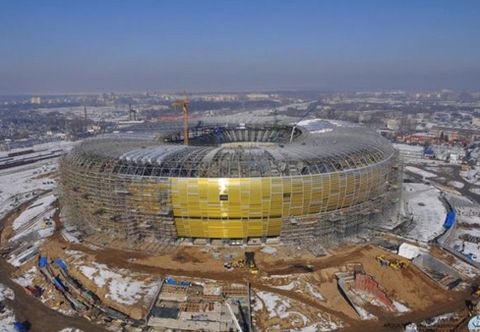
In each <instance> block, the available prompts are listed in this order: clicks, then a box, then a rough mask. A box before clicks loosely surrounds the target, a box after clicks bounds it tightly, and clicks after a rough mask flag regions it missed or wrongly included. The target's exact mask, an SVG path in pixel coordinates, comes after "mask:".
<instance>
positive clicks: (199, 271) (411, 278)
mask: <svg viewBox="0 0 480 332" xmlns="http://www.w3.org/2000/svg"><path fill="white" fill-rule="evenodd" d="M60 248H64V249H65V250H66V249H73V250H79V251H82V252H84V253H86V254H88V255H89V256H90V257H91V259H92V260H94V261H97V262H99V263H103V264H107V265H108V266H110V267H116V268H125V269H130V270H132V271H136V272H143V273H148V274H151V275H154V276H164V275H173V276H185V277H192V278H193V277H195V278H207V279H214V280H220V281H226V282H231V283H246V282H247V281H250V282H251V285H252V288H253V289H254V290H258V291H265V292H270V293H274V294H278V295H281V296H284V297H286V298H288V299H291V300H292V301H296V302H298V303H300V304H303V305H306V306H307V307H309V308H310V309H309V310H314V311H316V310H318V311H320V312H323V313H325V314H328V315H331V316H332V317H335V318H336V319H339V320H340V321H342V322H343V326H344V330H345V331H365V330H367V329H371V330H375V331H380V330H386V331H392V327H391V326H385V323H406V322H412V321H415V322H420V321H422V320H424V319H427V318H429V317H432V316H435V315H439V314H442V313H445V312H453V311H458V310H460V309H463V308H464V307H465V300H466V299H468V298H469V296H470V294H469V290H468V289H465V290H457V291H448V290H445V289H444V288H442V287H441V286H439V285H438V284H436V283H435V282H433V281H432V280H430V279H429V278H428V277H426V276H425V275H424V274H423V273H421V272H420V271H419V270H418V269H416V268H415V267H414V266H412V265H410V266H409V267H407V268H406V269H403V270H393V269H391V268H389V267H381V266H380V264H379V263H378V262H377V261H376V259H375V256H377V255H380V254H384V255H387V257H391V258H395V257H396V256H395V255H394V254H392V253H389V252H386V251H384V250H383V249H381V248H378V247H376V246H373V245H348V246H343V247H340V248H337V249H336V250H334V251H332V253H331V255H329V256H326V257H320V258H317V257H315V256H313V255H311V254H309V253H308V252H307V251H305V250H297V249H292V248H282V247H275V248H276V249H277V252H276V253H275V254H268V253H264V252H262V251H261V249H262V248H260V247H256V248H248V250H252V251H255V253H256V254H255V255H256V256H255V257H256V262H257V264H258V266H259V269H260V274H259V275H257V276H251V275H250V274H249V272H248V269H247V268H238V269H234V270H233V271H227V270H225V268H224V267H223V263H224V262H225V261H226V259H225V255H227V254H229V255H231V256H233V257H234V258H233V260H236V259H238V258H242V257H243V254H244V252H245V249H244V248H240V247H230V248H211V247H204V246H180V247H176V248H175V250H174V251H173V253H172V250H171V249H168V250H167V251H168V252H169V254H166V255H161V254H159V255H155V256H152V255H149V254H146V253H142V252H125V251H121V250H117V249H111V248H108V249H102V248H92V247H91V246H89V245H88V244H87V245H85V244H69V243H66V242H65V241H64V240H63V238H61V237H60V236H59V235H58V234H57V235H55V236H54V237H53V238H52V240H51V241H50V242H49V243H48V244H47V245H46V246H45V252H46V253H47V254H52V255H56V256H63V257H62V258H67V257H66V255H63V254H62V253H61V252H62V250H61V249H60ZM292 250H293V253H292V252H291V251H292ZM287 251H289V252H287ZM214 253H216V254H215V255H216V257H217V259H214ZM434 253H435V254H436V255H438V256H444V255H445V254H444V253H443V252H441V251H440V250H438V251H437V252H435V251H434ZM280 257H281V258H280ZM443 258H445V257H443ZM447 261H448V259H447ZM354 262H355V263H361V264H362V265H363V268H364V270H365V271H366V272H367V273H368V274H371V275H373V276H374V277H375V279H376V280H377V281H378V282H379V284H380V285H381V286H382V287H383V288H384V290H385V292H386V294H387V295H388V296H389V297H390V298H392V299H394V300H396V301H398V302H400V303H402V304H404V305H406V306H407V307H408V308H410V311H409V312H407V313H402V314H398V315H392V314H391V313H388V312H383V314H382V311H381V310H380V311H378V310H376V312H375V314H376V315H377V317H378V320H374V321H361V320H360V319H359V318H358V315H357V314H356V313H355V311H354V310H353V308H352V307H351V306H350V305H349V304H348V303H347V301H346V300H345V299H344V298H343V296H342V295H341V294H340V292H339V291H338V289H337V283H336V278H335V276H334V273H335V272H338V271H341V270H342V269H344V266H345V265H346V264H349V263H354ZM270 276H276V277H277V276H284V278H283V281H282V279H281V278H280V279H278V280H277V281H272V279H270V278H269V277H270ZM295 280H297V281H298V280H300V281H301V280H304V282H308V283H310V284H311V285H314V287H315V290H316V291H318V292H319V293H320V294H321V295H322V297H323V299H318V298H317V297H315V296H313V295H312V294H311V292H309V291H306V290H305V288H304V289H303V290H302V289H297V288H293V289H279V288H275V287H278V286H285V285H286V284H289V283H290V282H292V281H295ZM300 285H301V283H300ZM125 309H127V308H125ZM127 311H128V309H127ZM307 314H308V315H309V314H312V313H308V311H307Z"/></svg>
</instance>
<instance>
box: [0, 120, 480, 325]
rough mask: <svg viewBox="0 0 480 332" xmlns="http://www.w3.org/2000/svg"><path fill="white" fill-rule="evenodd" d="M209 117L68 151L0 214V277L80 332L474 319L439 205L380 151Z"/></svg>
mask: <svg viewBox="0 0 480 332" xmlns="http://www.w3.org/2000/svg"><path fill="white" fill-rule="evenodd" d="M270 119H271V117H270ZM226 120H228V121H222V124H221V125H219V124H216V123H209V122H207V121H205V122H202V123H199V124H197V126H195V127H192V126H190V127H189V128H188V130H187V131H182V130H179V129H178V128H177V129H175V130H173V129H172V128H170V130H167V129H168V128H167V127H161V129H162V130H153V129H152V127H151V126H150V127H149V130H150V131H149V132H146V131H141V130H139V131H131V132H129V133H120V134H118V135H119V136H116V137H110V136H109V137H104V138H98V139H92V140H87V141H84V142H82V143H81V144H79V145H78V146H77V147H76V148H74V149H73V150H72V152H71V153H69V154H67V155H65V156H63V157H62V158H61V159H60V161H59V164H60V168H59V171H58V172H52V173H51V174H48V175H47V174H45V175H42V176H41V179H42V181H43V184H44V186H45V188H44V189H43V190H36V191H35V192H33V191H32V192H29V194H28V196H25V197H24V198H22V199H20V200H19V203H18V204H17V205H16V207H15V208H14V209H11V210H10V211H9V212H8V214H7V215H6V217H5V218H4V219H2V233H1V237H0V241H1V244H2V259H4V260H5V262H3V260H2V261H1V262H0V263H1V264H4V263H5V265H8V264H10V265H13V266H14V267H15V268H14V269H10V270H8V269H4V270H3V271H4V273H7V272H6V271H8V273H10V277H11V278H12V280H13V281H14V282H15V283H17V284H18V285H20V286H21V287H22V289H23V291H24V292H25V294H27V296H29V297H32V298H34V299H35V300H34V301H35V302H39V303H43V304H44V305H45V306H46V307H48V308H51V309H53V310H55V311H56V312H59V313H61V314H62V315H63V316H65V317H69V319H70V320H69V321H70V322H74V325H73V326H81V327H83V330H84V331H90V330H89V328H85V327H84V326H86V325H88V324H91V325H92V327H91V328H92V329H91V331H97V330H98V331H102V330H109V331H129V332H130V331H131V332H133V331H152V332H153V331H199V330H202V331H212V332H213V331H245V332H246V331H302V332H307V331H334V330H335V331H367V330H371V331H382V330H385V331H392V330H395V331H403V330H405V328H407V326H408V328H413V327H414V326H418V330H422V329H427V328H430V327H432V326H434V328H436V329H438V328H444V327H448V330H453V331H455V330H456V331H463V330H464V328H465V327H466V323H467V321H468V317H469V315H472V314H474V313H478V312H480V308H479V306H478V302H479V301H478V300H479V297H480V293H479V289H480V288H475V289H473V290H472V287H474V284H475V282H476V278H477V275H478V268H477V267H476V266H475V265H472V264H471V262H470V261H469V260H468V259H467V258H466V256H465V255H463V256H462V255H456V254H455V253H452V252H450V251H448V250H443V249H442V248H443V247H442V246H441V244H442V243H443V242H442V241H443V239H444V238H445V237H449V236H451V235H450V234H451V233H452V232H453V231H454V229H455V227H456V213H455V212H454V211H455V210H454V206H455V204H454V203H455V201H454V200H453V199H451V198H449V201H447V199H446V198H445V197H443V201H442V202H441V201H438V202H437V201H436V199H437V198H436V197H432V196H433V194H434V193H436V192H435V191H434V190H433V189H430V188H427V189H425V187H426V186H427V185H426V184H413V183H408V186H407V183H403V181H404V179H403V175H402V173H403V172H402V167H401V163H400V161H399V159H398V154H397V152H396V151H395V150H394V149H393V148H392V146H391V144H390V143H389V142H387V141H385V140H384V139H382V138H381V137H378V136H377V135H376V134H375V133H373V132H369V131H367V130H365V129H364V128H361V127H358V126H355V125H352V124H349V123H344V122H333V121H332V122H330V121H325V120H318V119H314V120H301V121H298V122H296V123H292V122H291V120H285V119H283V120H282V121H278V122H277V120H275V121H273V122H268V121H266V120H265V119H263V118H262V117H258V119H256V122H255V121H252V122H239V121H238V119H235V118H231V119H226ZM180 129H181V128H180ZM185 137H188V140H185ZM187 144H188V145H187ZM34 176H35V177H39V175H38V174H36V175H34ZM50 177H51V180H50ZM17 181H20V180H17ZM26 181H32V180H31V179H28V180H26ZM52 183H58V186H59V187H58V196H57V191H56V188H55V187H54V186H53V185H52ZM406 190H408V193H409V195H406V194H405V191H406ZM437 191H438V190H437ZM414 193H415V195H414ZM18 197H19V196H17V197H16V198H15V199H17V198H18ZM402 197H403V198H402ZM409 197H411V198H409ZM406 198H408V199H409V200H408V202H403V201H402V199H406ZM12 202H13V201H12ZM424 202H427V203H428V204H425V203H424ZM449 202H451V204H447V203H449ZM442 204H445V207H444V206H443V205H442ZM401 206H408V207H409V209H408V210H407V211H414V212H415V215H417V216H420V217H419V218H418V219H417V220H414V219H413V218H409V216H408V215H404V216H403V217H402V216H399V214H400V213H399V211H401V209H399V208H400V207H401ZM426 207H428V208H429V209H435V211H436V214H432V213H430V212H429V211H430V210H428V211H427V212H428V216H429V218H421V217H422V214H421V213H422V210H420V209H421V208H422V209H423V208H425V209H426ZM417 210H418V211H417ZM427 212H426V213H427ZM395 223H401V224H400V226H396V224H395ZM404 224H405V225H406V226H405V225H404ZM391 225H393V226H392V229H397V228H398V229H399V231H398V232H397V233H396V234H395V232H394V231H386V230H385V229H386V227H387V226H388V227H390V226H391ZM412 225H413V226H412ZM402 227H408V229H407V231H405V232H403V233H404V234H402V229H404V228H402ZM424 229H428V230H429V231H428V232H427V231H424ZM407 235H409V236H410V238H408V237H406V236H407ZM432 239H433V240H432ZM464 256H465V257H464ZM2 268H3V265H2ZM0 273H1V272H0ZM35 302H34V303H35ZM466 303H468V306H466ZM46 316H47V317H54V316H53V314H52V313H51V312H47V313H46ZM38 319H41V318H38ZM412 324H413V325H412ZM45 326H47V325H45ZM35 331H37V330H35V329H32V332H35ZM38 331H40V330H38ZM409 331H414V330H413V329H410V330H409Z"/></svg>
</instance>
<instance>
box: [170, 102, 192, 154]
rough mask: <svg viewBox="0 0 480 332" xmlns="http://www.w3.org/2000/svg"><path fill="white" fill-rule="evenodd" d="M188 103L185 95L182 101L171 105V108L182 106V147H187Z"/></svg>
mask: <svg viewBox="0 0 480 332" xmlns="http://www.w3.org/2000/svg"><path fill="white" fill-rule="evenodd" d="M188 103H189V101H188V100H187V94H185V95H184V97H183V100H178V101H176V102H174V103H173V104H172V106H173V107H177V106H182V113H183V145H188Z"/></svg>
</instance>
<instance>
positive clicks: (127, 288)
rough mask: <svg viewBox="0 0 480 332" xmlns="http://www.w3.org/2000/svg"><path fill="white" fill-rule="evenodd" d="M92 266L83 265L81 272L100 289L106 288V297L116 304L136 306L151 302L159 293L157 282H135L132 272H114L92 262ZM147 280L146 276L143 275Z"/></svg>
mask: <svg viewBox="0 0 480 332" xmlns="http://www.w3.org/2000/svg"><path fill="white" fill-rule="evenodd" d="M90 264H91V266H87V265H82V266H80V267H79V269H80V271H81V272H82V273H83V274H84V275H85V276H86V277H88V278H89V279H91V280H92V281H93V282H94V283H95V284H96V285H97V286H98V287H99V288H103V287H106V288H107V289H108V294H106V295H105V297H107V298H110V299H112V300H113V301H115V302H118V303H122V304H127V305H134V304H136V303H138V302H140V301H141V300H142V298H144V300H146V299H148V300H151V299H153V297H154V296H155V294H156V292H157V291H158V288H159V285H158V283H156V282H145V281H139V280H135V279H133V278H132V277H133V276H139V275H132V272H131V271H128V270H123V269H121V270H118V271H117V272H116V271H113V270H111V269H110V268H109V267H108V266H107V265H105V264H99V263H95V262H92V263H90ZM139 277H142V278H143V279H145V278H146V277H147V276H146V275H141V276H139Z"/></svg>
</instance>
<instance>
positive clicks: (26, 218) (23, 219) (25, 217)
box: [12, 194, 57, 231]
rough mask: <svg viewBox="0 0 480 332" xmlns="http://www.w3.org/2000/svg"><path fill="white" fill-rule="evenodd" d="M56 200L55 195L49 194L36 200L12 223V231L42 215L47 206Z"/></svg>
mask: <svg viewBox="0 0 480 332" xmlns="http://www.w3.org/2000/svg"><path fill="white" fill-rule="evenodd" d="M56 199H57V197H55V195H53V194H50V195H47V196H45V197H41V198H39V199H38V200H36V201H34V202H33V203H32V204H30V206H29V207H27V209H26V210H25V211H23V212H22V213H21V214H20V215H19V216H18V217H17V219H15V221H14V222H13V225H12V228H13V230H14V231H17V230H18V229H20V228H21V227H22V226H24V225H26V224H28V223H29V222H31V221H32V219H34V218H37V217H39V216H40V215H41V214H42V213H44V212H45V211H46V210H47V209H48V208H49V206H50V205H51V204H52V203H53V202H54V201H55V200H56Z"/></svg>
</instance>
